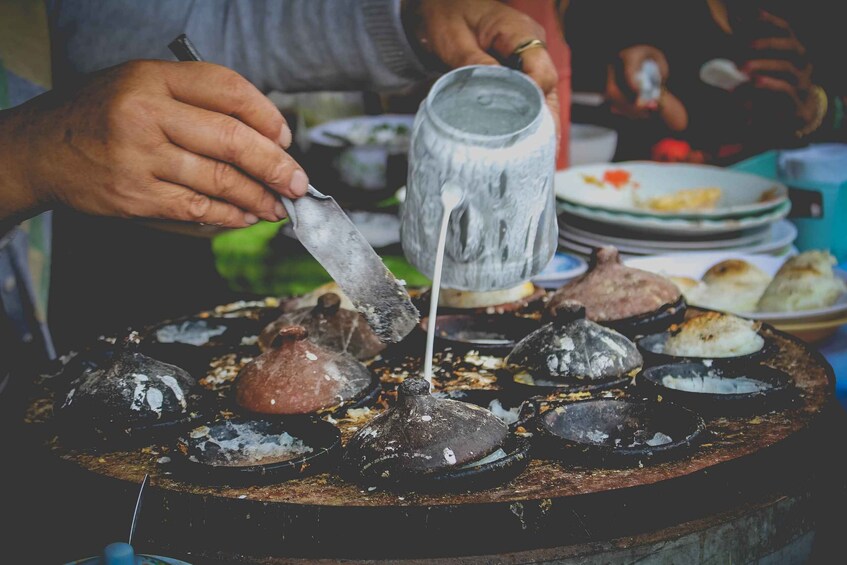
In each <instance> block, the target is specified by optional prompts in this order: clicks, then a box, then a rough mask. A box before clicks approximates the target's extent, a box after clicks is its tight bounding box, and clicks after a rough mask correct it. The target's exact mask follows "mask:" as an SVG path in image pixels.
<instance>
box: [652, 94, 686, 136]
mask: <svg viewBox="0 0 847 565" xmlns="http://www.w3.org/2000/svg"><path fill="white" fill-rule="evenodd" d="M659 117H660V118H662V121H663V122H665V125H667V126H668V129H670V130H671V131H684V130H685V128H687V127H688V111H687V110H686V109H685V105H683V103H682V102H681V101H680V99H679V98H677V97H676V96H674V95H673V94H671V93H670V92H665V93H664V94H663V95H662V103H661V105H660V106H659Z"/></svg>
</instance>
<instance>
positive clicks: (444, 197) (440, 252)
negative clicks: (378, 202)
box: [424, 182, 464, 391]
mask: <svg viewBox="0 0 847 565" xmlns="http://www.w3.org/2000/svg"><path fill="white" fill-rule="evenodd" d="M463 198H464V194H463V193H462V189H461V188H459V186H457V185H456V184H454V183H452V182H447V183H444V186H443V187H442V189H441V206H442V208H443V212H442V216H441V231H440V232H439V234H438V247H437V249H436V251H435V269H434V271H433V273H432V290H431V291H430V296H429V319H428V322H427V325H426V354H425V357H424V378H425V379H426V382H428V383H429V390H430V391H431V390H432V353H433V349H434V345H435V320H436V316H437V314H438V294H439V293H440V292H441V271H442V269H443V268H444V247H445V245H446V243H447V227H448V226H449V225H450V215H451V214H452V213H453V210H455V209H456V206H458V205H459V204H460V203H461V202H462V199H463Z"/></svg>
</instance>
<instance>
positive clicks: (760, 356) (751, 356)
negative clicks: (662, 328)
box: [635, 332, 777, 367]
mask: <svg viewBox="0 0 847 565" xmlns="http://www.w3.org/2000/svg"><path fill="white" fill-rule="evenodd" d="M759 335H760V336H761V337H762V339H764V344H763V345H762V348H761V349H759V350H758V351H754V352H753V353H748V354H746V355H736V356H734V357H677V356H675V355H668V354H666V353H662V350H663V349H664V345H665V342H666V341H667V339H668V337H669V336H670V334H669V333H668V332H662V333H657V334H651V335H646V336H644V337H642V338H639V339H637V340H636V341H635V345H636V346H637V347H638V351H640V352H641V356H642V357H644V365H645V366H654V365H670V364H679V363H701V364H706V365H711V366H720V367H730V366H739V367H744V366H750V365H752V364H756V363H759V362H761V361H764V360H765V359H768V358H770V357H772V356H773V355H774V354H775V353H776V351H777V347H776V344H775V343H774V342H773V340H772V339H770V338H769V337H768V336H767V335H765V334H763V333H761V332H759Z"/></svg>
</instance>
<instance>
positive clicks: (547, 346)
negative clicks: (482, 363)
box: [506, 301, 643, 385]
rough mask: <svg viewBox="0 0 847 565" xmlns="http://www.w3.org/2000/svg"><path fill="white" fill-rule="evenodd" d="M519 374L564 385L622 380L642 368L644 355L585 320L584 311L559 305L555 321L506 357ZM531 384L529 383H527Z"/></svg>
mask: <svg viewBox="0 0 847 565" xmlns="http://www.w3.org/2000/svg"><path fill="white" fill-rule="evenodd" d="M506 363H507V365H508V366H509V367H510V368H511V369H512V370H513V371H514V372H515V373H517V374H519V373H518V371H524V372H526V373H528V374H529V375H530V376H531V378H532V379H533V380H535V379H543V380H548V381H552V382H553V383H554V385H555V383H556V382H560V383H563V384H566V383H569V382H573V383H574V384H576V383H579V382H586V381H588V382H592V381H610V380H614V379H620V378H622V377H624V376H626V375H628V374H629V373H631V372H632V371H634V370H636V369H638V368H640V367H641V365H642V363H643V361H642V358H641V354H640V353H639V352H638V350H637V349H636V347H635V344H633V343H632V342H631V341H629V339H627V338H626V337H625V336H624V335H622V334H620V333H618V332H616V331H615V330H612V329H610V328H607V327H604V326H601V325H600V324H597V323H595V322H592V321H590V320H587V319H585V308H583V307H582V305H581V304H579V303H576V302H573V301H563V302H560V303H559V304H558V305H557V307H556V309H555V310H554V318H553V321H552V322H550V323H547V324H545V325H543V326H541V327H540V328H539V329H537V330H535V331H534V332H532V333H531V334H529V335H528V336H526V337H525V338H524V339H522V340H521V341H520V342H519V343H518V344H517V345H516V346H515V348H514V349H513V350H512V352H511V353H509V356H508V357H507V358H506ZM527 384H529V383H527Z"/></svg>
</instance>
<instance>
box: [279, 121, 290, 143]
mask: <svg viewBox="0 0 847 565" xmlns="http://www.w3.org/2000/svg"><path fill="white" fill-rule="evenodd" d="M291 141H292V138H291V128H289V127H288V125H287V124H282V131H280V132H279V144H280V145H281V146H282V147H283V149H288V148H289V147H291Z"/></svg>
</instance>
